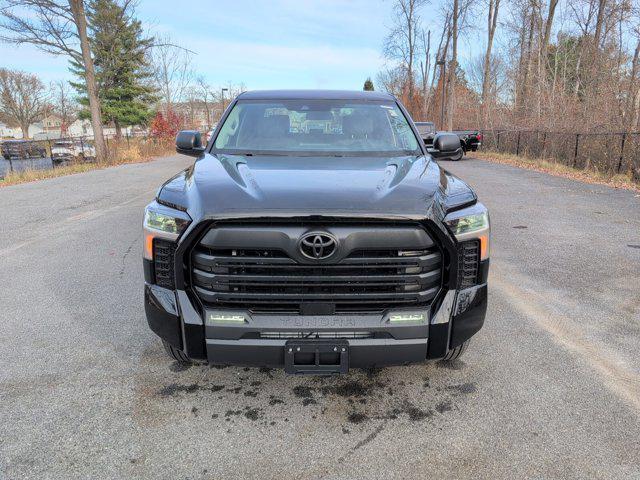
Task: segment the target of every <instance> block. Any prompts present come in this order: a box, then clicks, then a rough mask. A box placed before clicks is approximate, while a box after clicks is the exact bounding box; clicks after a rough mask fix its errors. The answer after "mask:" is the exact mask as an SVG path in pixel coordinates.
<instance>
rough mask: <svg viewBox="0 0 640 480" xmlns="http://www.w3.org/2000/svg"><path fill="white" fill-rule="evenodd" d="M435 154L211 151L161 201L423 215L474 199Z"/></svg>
mask: <svg viewBox="0 0 640 480" xmlns="http://www.w3.org/2000/svg"><path fill="white" fill-rule="evenodd" d="M475 199H476V198H475V195H474V194H473V192H472V191H471V189H470V188H469V187H468V186H467V185H466V184H465V183H464V182H462V181H461V180H459V179H457V178H456V177H454V176H452V175H450V174H448V173H447V172H445V171H444V170H442V169H441V168H440V167H439V166H438V165H437V164H436V163H435V162H433V161H431V159H430V158H429V157H424V156H398V157H379V156H371V157H348V156H345V157H313V156H271V155H268V156H263V155H260V156H259V155H255V156H254V155H248V156H241V155H223V154H219V155H209V154H206V155H204V156H203V157H201V158H200V159H198V160H197V161H196V162H195V163H194V164H193V166H191V167H190V168H188V169H186V170H185V171H183V172H181V173H180V174H178V175H176V176H175V177H173V178H172V179H171V180H169V181H168V182H167V183H165V184H164V185H163V186H162V188H161V189H160V191H159V193H158V200H159V201H160V202H161V203H165V204H168V205H172V206H176V207H178V208H183V209H186V210H187V212H188V213H189V215H190V216H191V218H193V219H194V220H196V219H205V218H242V217H268V216H288V217H289V216H293V217H295V216H309V215H325V216H351V217H371V218H378V217H380V218H410V219H423V218H426V217H431V216H433V212H432V213H431V214H428V213H427V212H429V211H431V210H433V209H434V208H435V209H437V210H439V211H440V215H438V216H441V215H443V214H444V213H446V211H447V210H450V209H453V208H456V206H460V205H464V204H471V203H474V202H475Z"/></svg>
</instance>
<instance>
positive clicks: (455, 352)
mask: <svg viewBox="0 0 640 480" xmlns="http://www.w3.org/2000/svg"><path fill="white" fill-rule="evenodd" d="M470 341H471V340H467V341H466V342H464V343H463V344H462V345H458V346H457V347H456V348H454V349H452V350H449V351H448V352H447V355H446V356H445V357H444V358H443V359H442V361H443V362H453V361H454V360H457V359H458V358H460V357H461V356H462V354H463V353H464V352H465V350H467V347H468V346H469V342H470Z"/></svg>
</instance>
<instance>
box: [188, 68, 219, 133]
mask: <svg viewBox="0 0 640 480" xmlns="http://www.w3.org/2000/svg"><path fill="white" fill-rule="evenodd" d="M193 90H194V93H195V94H196V95H197V97H198V98H199V99H200V100H201V101H202V105H203V107H204V109H205V114H206V116H207V128H211V125H213V122H212V119H213V117H212V113H213V107H214V102H215V99H216V96H215V93H214V91H213V89H212V88H211V85H209V83H208V82H207V80H206V79H205V78H204V77H203V76H202V75H200V76H198V77H197V78H196V81H195V85H194V87H193Z"/></svg>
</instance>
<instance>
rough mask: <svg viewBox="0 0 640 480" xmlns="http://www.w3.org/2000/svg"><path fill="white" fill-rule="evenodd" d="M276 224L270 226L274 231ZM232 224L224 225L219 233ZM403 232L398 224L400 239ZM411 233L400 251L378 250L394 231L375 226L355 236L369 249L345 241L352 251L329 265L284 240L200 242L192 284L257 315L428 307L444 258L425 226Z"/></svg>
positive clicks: (202, 294)
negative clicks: (322, 308)
mask: <svg viewBox="0 0 640 480" xmlns="http://www.w3.org/2000/svg"><path fill="white" fill-rule="evenodd" d="M239 228H240V227H239ZM278 228H279V227H278V226H274V231H275V232H277V231H278ZM280 228H283V231H285V230H286V229H287V227H280ZM355 228H360V227H355ZM362 228H363V229H364V228H365V227H362ZM232 229H233V227H231V228H229V227H226V229H225V230H224V232H225V233H227V232H229V230H232ZM367 230H371V229H370V228H368V229H367ZM406 231H407V229H406V227H404V230H403V235H405V236H406ZM415 231H416V232H420V235H415V236H411V237H409V236H407V238H411V239H413V238H418V239H419V241H407V242H406V244H405V243H404V242H403V243H402V248H400V247H399V245H398V244H399V243H400V242H398V241H397V240H396V241H395V244H394V243H393V241H392V242H391V243H390V245H393V246H392V247H388V248H381V247H380V244H381V242H380V237H381V238H385V237H384V235H385V234H388V235H389V237H388V238H394V234H396V233H397V230H394V229H393V228H389V229H386V230H385V229H383V228H380V227H378V228H377V229H376V230H375V231H374V232H373V233H372V236H364V235H361V236H360V237H358V238H360V239H363V240H361V242H362V243H367V242H369V243H371V244H372V245H375V247H374V248H371V247H370V250H367V248H366V247H367V245H361V244H359V245H350V248H352V251H351V253H350V254H349V255H346V257H345V254H342V255H336V258H337V259H336V260H334V261H332V263H328V262H318V263H313V262H310V261H308V260H306V259H305V260H297V257H295V255H293V256H292V254H290V253H288V251H287V248H291V247H289V246H288V244H285V245H284V246H283V247H282V249H277V246H276V245H272V246H271V248H270V249H269V248H267V249H260V248H259V247H256V246H255V245H253V246H252V245H251V244H250V242H249V241H248V240H247V239H246V237H244V238H243V239H242V242H243V248H237V249H236V248H233V247H231V248H230V247H229V245H230V244H229V243H227V244H226V245H225V246H224V247H221V248H220V249H216V248H214V246H213V245H212V243H211V242H208V243H206V244H205V243H204V242H203V243H202V244H200V245H197V246H196V247H195V248H194V250H193V252H192V255H191V260H192V264H191V281H192V286H193V289H194V292H195V293H196V295H197V296H198V297H199V298H200V300H201V301H202V302H203V303H204V304H205V305H206V306H210V307H223V308H224V307H227V308H243V309H248V310H252V311H260V312H269V311H278V312H283V311H287V312H293V313H298V312H299V311H300V309H301V308H302V305H304V304H323V305H324V304H332V305H333V306H334V307H335V312H336V313H340V312H342V311H344V312H356V311H357V312H372V311H376V312H379V311H382V310H385V309H388V308H393V307H398V306H428V305H429V304H430V302H431V301H432V300H433V299H434V298H435V296H436V295H437V293H438V291H439V290H440V288H441V284H442V256H441V254H440V251H439V250H438V248H437V247H436V246H434V244H433V241H432V240H431V239H430V238H428V237H427V238H425V234H424V231H422V230H421V229H420V228H419V227H416V230H415ZM210 232H211V230H210ZM376 234H379V235H380V237H376ZM228 235H229V236H231V235H230V234H228ZM206 237H207V238H209V237H210V238H226V237H224V236H222V235H220V236H218V237H217V236H215V235H207V236H206ZM234 238H239V237H234ZM295 238H296V237H294V239H295ZM395 238H397V236H396V237H395ZM354 247H358V249H356V248H354ZM294 254H295V252H294ZM298 256H299V255H298ZM294 257H295V258H294Z"/></svg>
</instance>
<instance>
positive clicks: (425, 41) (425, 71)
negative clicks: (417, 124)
mask: <svg viewBox="0 0 640 480" xmlns="http://www.w3.org/2000/svg"><path fill="white" fill-rule="evenodd" d="M421 40H422V54H423V59H422V60H420V83H421V84H422V116H423V117H424V118H426V116H427V107H428V105H429V97H430V96H431V92H430V91H429V72H430V71H431V30H428V31H427V35H426V36H425V34H424V30H422V35H421Z"/></svg>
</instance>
